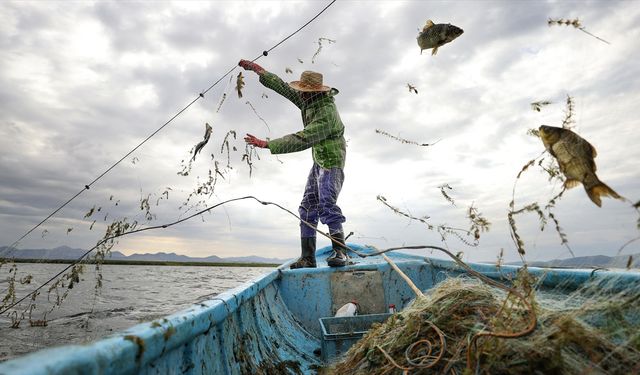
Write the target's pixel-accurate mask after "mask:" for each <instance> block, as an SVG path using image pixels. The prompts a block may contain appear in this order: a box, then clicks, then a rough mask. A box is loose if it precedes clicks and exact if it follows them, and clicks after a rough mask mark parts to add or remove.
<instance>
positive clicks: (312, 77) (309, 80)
mask: <svg viewBox="0 0 640 375" xmlns="http://www.w3.org/2000/svg"><path fill="white" fill-rule="evenodd" d="M289 86H291V88H292V89H294V90H297V91H303V92H326V91H329V90H331V87H329V86H324V85H323V84H322V74H320V73H316V72H312V71H310V70H305V71H304V72H302V74H300V80H299V81H293V82H289Z"/></svg>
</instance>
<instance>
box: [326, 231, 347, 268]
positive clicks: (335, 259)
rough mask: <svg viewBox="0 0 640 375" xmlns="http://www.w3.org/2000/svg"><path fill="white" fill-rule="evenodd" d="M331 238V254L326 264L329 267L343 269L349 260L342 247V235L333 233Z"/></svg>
mask: <svg viewBox="0 0 640 375" xmlns="http://www.w3.org/2000/svg"><path fill="white" fill-rule="evenodd" d="M331 237H333V239H332V240H331V245H332V246H333V252H332V253H331V255H330V256H329V257H328V258H327V264H328V265H329V267H344V266H345V265H346V264H347V260H348V259H349V257H348V256H347V249H346V248H345V247H344V245H342V244H344V233H342V232H339V233H334V234H332V235H331Z"/></svg>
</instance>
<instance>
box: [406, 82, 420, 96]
mask: <svg viewBox="0 0 640 375" xmlns="http://www.w3.org/2000/svg"><path fill="white" fill-rule="evenodd" d="M407 87H408V88H409V92H415V93H416V94H417V93H418V89H416V87H415V86H414V85H412V84H410V83H407Z"/></svg>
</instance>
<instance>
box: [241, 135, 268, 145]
mask: <svg viewBox="0 0 640 375" xmlns="http://www.w3.org/2000/svg"><path fill="white" fill-rule="evenodd" d="M244 141H245V142H247V143H248V144H250V145H251V146H255V147H259V148H267V146H268V143H267V141H263V140H262V139H260V138H256V137H254V136H253V135H251V134H247V136H246V137H244Z"/></svg>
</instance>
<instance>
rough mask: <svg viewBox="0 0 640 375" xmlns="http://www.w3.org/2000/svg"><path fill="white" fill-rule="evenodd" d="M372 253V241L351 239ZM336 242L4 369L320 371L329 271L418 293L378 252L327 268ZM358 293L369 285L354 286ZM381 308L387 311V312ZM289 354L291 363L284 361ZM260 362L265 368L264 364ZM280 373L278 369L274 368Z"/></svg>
mask: <svg viewBox="0 0 640 375" xmlns="http://www.w3.org/2000/svg"><path fill="white" fill-rule="evenodd" d="M349 246H350V247H352V248H354V249H356V250H358V251H362V252H367V251H369V250H368V249H366V248H364V247H362V246H358V245H354V244H349ZM330 250H331V249H330V248H329V247H326V248H323V249H320V250H319V251H318V253H317V258H318V265H319V267H318V268H317V269H297V270H290V269H288V263H287V264H284V265H282V266H281V267H279V268H278V269H277V270H274V271H273V272H271V273H269V274H267V275H265V276H262V277H260V278H257V279H255V280H252V281H250V282H248V283H245V284H243V285H241V286H239V287H237V288H235V289H232V290H229V291H227V292H225V293H222V294H220V295H218V296H216V297H215V298H212V299H211V300H209V301H205V302H202V303H199V304H197V305H194V306H192V307H190V308H188V309H186V310H184V311H181V312H179V313H176V314H173V315H170V316H167V317H166V318H165V319H159V320H156V321H153V322H149V323H143V324H140V325H137V326H134V327H131V328H130V329H128V330H126V331H124V332H121V333H118V334H114V335H112V336H110V337H107V338H104V339H102V340H99V341H97V342H94V343H92V344H89V345H69V346H62V347H58V348H52V349H47V350H42V351H39V352H36V353H32V354H29V355H26V356H23V357H20V358H16V359H13V360H10V361H7V362H4V363H0V374H1V375H4V374H6V375H14V374H29V375H45V374H65V375H66V374H105V375H109V374H137V373H139V374H242V373H255V372H256V370H257V369H258V368H262V369H263V370H269V367H268V366H269V365H272V366H275V365H283V364H287V363H289V364H290V365H291V364H297V365H299V366H300V370H301V371H302V372H304V373H313V372H315V371H313V370H312V369H313V368H314V366H318V365H321V364H322V363H321V359H320V357H319V356H318V355H317V354H314V351H316V353H318V352H317V349H319V348H320V338H321V337H322V334H321V332H320V325H319V323H318V322H319V318H322V317H327V316H332V313H333V312H332V311H331V306H332V296H331V285H330V282H331V274H332V273H334V272H358V271H363V270H370V271H371V270H372V271H378V272H380V273H381V278H382V282H383V288H384V296H385V303H387V304H389V303H393V304H395V305H396V306H397V307H398V308H400V309H401V308H402V307H404V306H406V305H407V304H408V303H409V302H410V301H411V300H412V298H413V292H412V291H411V289H410V288H409V287H408V286H407V285H406V283H405V282H404V281H403V280H402V279H401V278H400V277H399V276H398V274H397V273H395V272H394V271H393V270H392V269H391V268H390V267H389V265H388V264H387V263H386V262H385V261H384V260H383V259H382V258H381V257H371V258H352V260H353V261H354V262H355V264H353V265H349V266H347V267H344V268H337V269H334V268H329V267H327V266H326V262H325V260H324V259H325V258H326V257H327V256H328V254H329V252H330ZM389 256H390V257H391V258H392V259H393V260H394V262H396V264H397V265H398V266H399V267H400V268H401V269H402V270H403V271H404V272H405V273H406V274H407V275H408V276H409V277H410V278H411V279H412V280H413V281H414V282H415V284H416V285H417V286H418V287H419V288H421V289H423V290H426V289H429V288H431V287H433V286H434V285H435V284H437V283H439V282H441V281H442V280H444V279H446V278H448V277H452V276H458V275H463V274H466V271H464V270H463V269H462V268H460V267H459V266H458V265H456V263H455V262H452V261H447V260H439V259H433V258H425V257H420V256H413V255H408V254H402V253H390V254H389ZM470 266H471V267H472V268H473V269H474V270H476V271H478V272H480V273H482V274H484V275H487V276H489V277H492V278H494V279H500V280H509V279H510V278H513V277H514V275H515V273H516V271H517V269H518V267H515V266H502V267H500V268H499V269H498V268H497V267H496V266H495V265H489V264H470ZM529 270H530V272H531V273H533V274H534V275H536V276H538V277H540V279H541V284H542V286H543V287H548V288H554V290H557V289H558V288H560V289H562V290H565V291H571V290H574V289H576V288H578V287H580V286H581V285H584V284H585V283H586V282H593V281H596V282H597V283H598V286H599V287H600V288H601V290H608V291H610V292H612V293H613V292H619V291H623V290H625V288H629V287H632V288H637V287H638V286H640V275H639V274H637V273H616V272H608V271H592V270H557V269H540V268H529ZM354 293H356V294H360V293H366V291H354ZM380 312H384V311H380ZM285 361H292V362H285ZM261 366H262V367H261ZM271 372H273V370H271Z"/></svg>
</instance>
